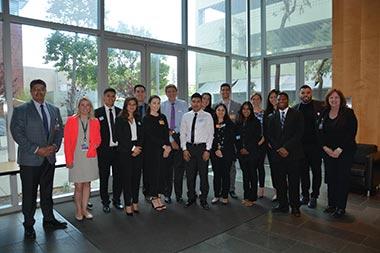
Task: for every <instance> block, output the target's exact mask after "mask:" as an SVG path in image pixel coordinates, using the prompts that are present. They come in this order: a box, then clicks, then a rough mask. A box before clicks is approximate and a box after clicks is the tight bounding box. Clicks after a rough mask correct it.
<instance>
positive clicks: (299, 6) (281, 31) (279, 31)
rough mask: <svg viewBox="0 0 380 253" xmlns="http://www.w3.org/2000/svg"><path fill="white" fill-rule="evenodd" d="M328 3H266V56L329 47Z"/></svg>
mask: <svg viewBox="0 0 380 253" xmlns="http://www.w3.org/2000/svg"><path fill="white" fill-rule="evenodd" d="M331 2H332V1H331V0H308V1H267V6H266V32H267V54H276V53H280V52H288V51H292V50H300V49H307V48H315V47H324V46H330V45H331V34H332V21H331V20H332V19H331V17H332V3H331ZM285 3H288V4H285Z"/></svg>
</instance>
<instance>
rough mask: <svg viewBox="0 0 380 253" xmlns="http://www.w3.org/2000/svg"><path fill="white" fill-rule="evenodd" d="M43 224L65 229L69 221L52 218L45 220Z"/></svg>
mask: <svg viewBox="0 0 380 253" xmlns="http://www.w3.org/2000/svg"><path fill="white" fill-rule="evenodd" d="M42 226H43V227H44V228H50V229H65V228H67V222H62V221H59V220H56V219H54V220H51V221H43V223H42Z"/></svg>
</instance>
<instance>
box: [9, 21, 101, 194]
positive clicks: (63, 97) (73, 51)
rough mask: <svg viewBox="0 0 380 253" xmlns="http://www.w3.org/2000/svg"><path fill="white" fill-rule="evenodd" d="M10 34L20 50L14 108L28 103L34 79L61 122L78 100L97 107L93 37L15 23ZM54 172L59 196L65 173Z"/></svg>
mask: <svg viewBox="0 0 380 253" xmlns="http://www.w3.org/2000/svg"><path fill="white" fill-rule="evenodd" d="M11 32H12V34H13V36H12V38H11V40H12V41H11V42H12V47H16V46H17V47H18V48H19V49H20V50H19V51H17V54H12V62H13V64H14V65H15V66H17V67H16V68H14V69H13V94H14V106H18V105H21V104H23V103H26V102H27V101H30V99H31V95H30V88H29V84H30V82H31V80H33V79H43V80H44V81H45V82H46V84H47V94H46V100H47V101H48V102H50V103H52V104H54V105H55V106H57V107H58V108H60V112H61V116H62V120H63V123H65V122H66V120H67V116H70V115H72V114H74V112H75V111H76V107H77V100H78V98H79V97H81V96H87V97H88V98H89V99H90V100H91V101H92V102H93V105H94V107H96V106H97V90H96V89H97V65H98V61H97V42H96V37H93V36H88V35H83V34H78V33H70V32H62V31H55V30H50V29H44V28H38V27H33V26H26V25H18V24H11ZM31 41H33V43H30V42H31ZM63 156H64V154H63V144H62V146H61V148H60V150H59V152H58V154H57V159H58V162H57V164H60V163H64V158H63ZM57 171H60V172H59V173H63V174H62V176H57V175H56V178H55V182H54V193H55V194H61V193H64V187H65V185H66V184H68V175H67V174H68V172H67V170H66V169H58V170H57ZM61 171H62V172H61ZM59 173H58V174H59Z"/></svg>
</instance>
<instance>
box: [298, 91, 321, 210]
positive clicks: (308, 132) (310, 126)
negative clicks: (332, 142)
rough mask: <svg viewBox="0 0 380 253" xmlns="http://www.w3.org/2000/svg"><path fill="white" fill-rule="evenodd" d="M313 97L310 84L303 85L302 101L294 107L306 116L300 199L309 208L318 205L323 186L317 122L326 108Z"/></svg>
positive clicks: (300, 94) (300, 93)
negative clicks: (311, 177)
mask: <svg viewBox="0 0 380 253" xmlns="http://www.w3.org/2000/svg"><path fill="white" fill-rule="evenodd" d="M312 97H313V91H312V89H311V88H310V86H308V85H303V86H301V87H300V89H299V98H300V100H301V103H299V104H297V105H295V106H294V107H293V108H294V109H296V110H297V111H300V112H302V114H303V117H304V125H305V131H304V134H303V137H302V145H303V150H304V153H305V159H304V161H303V163H302V167H301V171H300V173H301V189H302V197H301V200H300V201H301V205H308V206H309V208H315V207H316V206H317V199H318V196H319V188H320V187H321V182H322V172H321V164H322V154H321V153H322V149H321V147H320V145H319V143H318V139H317V123H316V122H317V120H318V118H319V117H320V115H321V114H322V111H323V109H324V103H323V102H322V101H318V100H314V99H312ZM310 168H311V172H312V173H313V179H312V182H313V183H312V192H311V196H310V194H309V189H310V172H309V171H310ZM310 197H311V198H310Z"/></svg>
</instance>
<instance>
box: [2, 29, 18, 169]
mask: <svg viewBox="0 0 380 253" xmlns="http://www.w3.org/2000/svg"><path fill="white" fill-rule="evenodd" d="M2 25H3V22H0V26H2ZM14 35H15V34H14V33H12V36H14ZM0 40H1V42H0V50H1V52H0V162H7V161H8V141H7V132H8V131H7V123H6V118H5V114H6V112H7V106H8V105H9V104H12V103H8V104H7V103H6V100H5V82H4V58H3V43H2V41H3V29H0ZM19 50H20V45H17V44H16V45H13V46H12V48H11V51H12V52H11V54H12V55H17V54H19ZM17 64H18V63H16V62H12V65H13V66H12V68H13V67H14V68H17ZM13 78H14V77H13Z"/></svg>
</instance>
